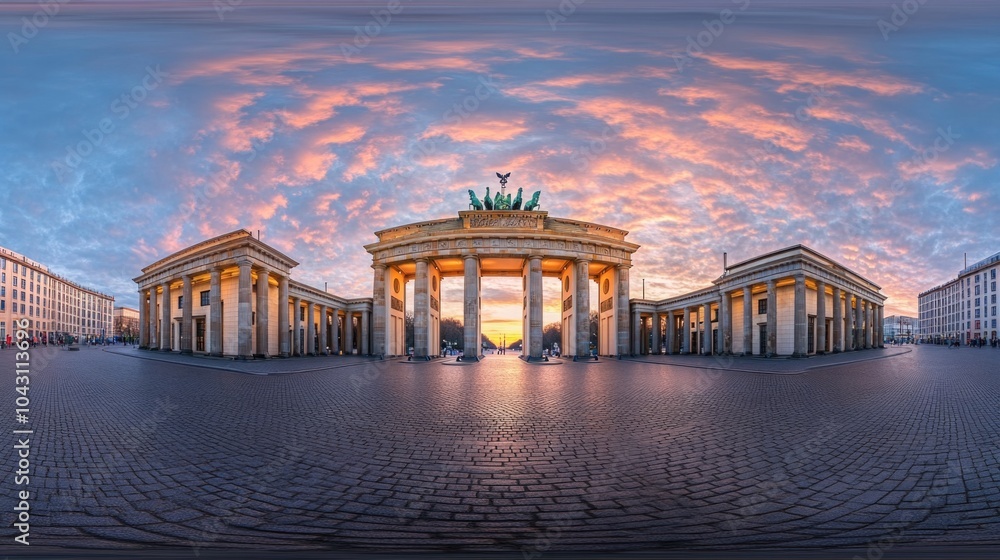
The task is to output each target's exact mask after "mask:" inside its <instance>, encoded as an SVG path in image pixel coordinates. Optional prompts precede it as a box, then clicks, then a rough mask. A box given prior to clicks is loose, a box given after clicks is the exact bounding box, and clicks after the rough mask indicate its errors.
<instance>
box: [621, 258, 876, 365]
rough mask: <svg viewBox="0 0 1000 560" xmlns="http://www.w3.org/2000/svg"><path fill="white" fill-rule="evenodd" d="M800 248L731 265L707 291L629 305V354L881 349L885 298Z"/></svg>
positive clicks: (772, 353) (792, 353) (846, 271)
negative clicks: (630, 343)
mask: <svg viewBox="0 0 1000 560" xmlns="http://www.w3.org/2000/svg"><path fill="white" fill-rule="evenodd" d="M879 292H880V287H879V286H878V285H876V284H874V283H873V282H871V281H870V280H866V279H865V278H863V277H861V276H860V275H859V274H857V273H855V272H853V271H851V270H850V269H848V268H846V267H844V266H843V265H840V264H838V263H837V262H835V261H833V260H832V259H830V258H828V257H825V256H823V255H821V254H820V253H818V252H816V251H813V250H812V249H810V248H808V247H805V246H803V245H795V246H793V247H788V248H786V249H781V250H779V251H774V252H772V253H767V254H765V255H762V256H759V257H755V258H753V259H749V260H746V261H744V262H741V263H737V264H735V265H732V266H729V267H728V268H727V269H726V270H725V272H724V274H723V275H722V277H720V278H718V279H717V280H715V281H714V282H713V286H712V287H710V288H705V289H703V290H699V291H696V292H692V293H689V294H685V295H683V296H679V297H674V298H668V299H665V300H661V301H648V300H641V299H633V300H631V302H630V304H631V312H632V329H631V331H632V333H633V336H632V349H631V352H632V353H633V354H648V353H653V354H658V353H661V352H666V353H667V354H688V353H702V354H710V353H712V354H742V355H755V356H756V355H762V356H775V355H789V356H796V357H801V356H807V355H810V354H822V353H826V352H842V351H847V350H860V349H864V348H881V347H884V345H883V336H882V323H883V321H882V318H883V315H884V310H883V306H884V302H885V299H886V298H885V297H884V296H883V295H881V294H880V293H879Z"/></svg>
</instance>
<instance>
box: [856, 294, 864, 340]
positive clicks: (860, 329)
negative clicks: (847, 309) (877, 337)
mask: <svg viewBox="0 0 1000 560" xmlns="http://www.w3.org/2000/svg"><path fill="white" fill-rule="evenodd" d="M854 299H855V302H854V349H855V350H861V349H863V348H864V347H865V300H863V299H861V296H855V298H854Z"/></svg>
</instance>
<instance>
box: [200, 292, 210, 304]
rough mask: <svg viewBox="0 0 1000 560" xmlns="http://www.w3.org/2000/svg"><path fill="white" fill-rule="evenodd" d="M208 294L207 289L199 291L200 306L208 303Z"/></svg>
mask: <svg viewBox="0 0 1000 560" xmlns="http://www.w3.org/2000/svg"><path fill="white" fill-rule="evenodd" d="M209 294H210V291H209V290H205V291H204V292H202V293H201V305H202V307H204V306H206V305H208V304H209Z"/></svg>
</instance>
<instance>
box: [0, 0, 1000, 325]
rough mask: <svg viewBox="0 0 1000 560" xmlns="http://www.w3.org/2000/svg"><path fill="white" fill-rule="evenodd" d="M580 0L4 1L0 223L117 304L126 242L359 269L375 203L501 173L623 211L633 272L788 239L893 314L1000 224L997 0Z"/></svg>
mask: <svg viewBox="0 0 1000 560" xmlns="http://www.w3.org/2000/svg"><path fill="white" fill-rule="evenodd" d="M577 2H579V3H578V4H575V3H574V2H572V1H570V0H565V1H564V2H563V3H562V8H560V2H559V1H558V0H548V1H538V2H524V1H506V2H502V3H498V4H497V5H498V6H501V7H499V8H495V9H494V8H489V9H486V8H483V7H482V6H484V5H486V4H487V3H485V2H475V3H473V2H467V3H461V2H453V1H449V2H425V1H422V0H413V1H407V0H403V1H402V2H401V3H400V4H399V8H398V9H396V8H393V9H395V10H396V12H397V13H394V14H391V13H389V9H390V6H391V4H390V3H389V2H387V1H381V2H350V3H345V2H325V3H318V2H294V3H283V2H254V1H250V0H247V1H243V2H240V1H238V0H221V1H216V2H212V1H209V0H203V1H199V2H139V1H137V2H121V1H119V2H113V1H112V2H108V1H106V2H87V1H81V0H75V1H73V2H69V3H66V4H62V5H59V11H58V13H55V14H54V15H51V16H49V15H44V17H42V16H40V15H38V14H44V12H43V11H42V7H41V4H39V3H35V2H29V3H16V2H15V3H10V2H5V3H3V4H0V30H2V31H3V35H4V41H3V44H2V45H0V67H2V69H3V71H2V72H0V107H2V110H0V130H2V131H3V134H2V136H0V245H3V246H5V247H7V248H10V249H12V250H14V251H17V252H20V253H23V254H25V255H27V256H28V257H30V258H32V259H34V260H36V261H39V262H41V263H43V264H46V265H48V266H49V267H50V269H51V270H52V271H53V272H55V273H57V274H60V275H63V276H66V277H69V278H70V279H73V280H75V281H78V282H80V283H82V284H85V285H87V286H90V287H93V288H96V289H98V290H100V291H103V292H105V293H109V294H112V295H114V296H115V297H116V300H117V301H116V303H117V304H119V305H128V306H134V305H136V302H137V293H136V289H137V288H136V286H135V284H134V283H133V282H132V281H131V279H132V278H133V277H135V276H137V275H138V274H139V270H140V268H141V267H143V266H146V265H148V264H150V263H152V262H154V261H156V260H158V259H160V258H162V257H164V256H166V255H167V254H169V253H170V252H173V251H176V250H178V249H181V248H183V247H185V246H188V245H191V244H193V243H195V242H197V241H200V240H202V239H205V238H207V237H210V236H214V235H218V234H221V233H225V232H228V231H232V230H235V229H239V228H246V229H249V230H251V231H256V230H260V231H261V232H262V238H263V240H264V242H266V243H269V244H271V245H273V246H275V247H277V248H278V249H280V250H282V251H284V252H286V253H287V254H289V255H290V256H292V257H293V258H295V259H297V260H298V261H300V262H301V264H300V266H299V267H298V268H296V269H295V271H294V273H293V275H294V277H295V278H296V279H298V280H300V281H304V282H307V283H310V284H313V285H315V286H319V287H322V286H323V283H324V282H328V284H329V286H330V287H331V290H332V291H334V292H335V293H337V294H339V295H343V296H347V297H361V296H370V295H371V268H370V265H371V259H370V256H369V255H368V254H367V253H366V252H365V251H364V249H363V247H362V245H364V244H365V243H370V242H373V241H374V240H375V236H374V235H373V232H374V231H376V230H379V229H382V228H387V227H391V226H394V225H401V224H405V223H409V222H415V221H423V220H431V219H438V218H444V217H449V216H455V215H456V213H457V212H458V211H459V210H464V209H466V208H467V205H468V196H467V195H466V191H467V190H468V189H470V188H471V189H475V190H476V191H477V193H479V194H480V196H481V195H482V193H483V191H485V189H486V187H487V186H490V187H492V188H494V189H495V186H496V177H495V175H494V173H495V172H496V171H503V172H506V171H510V172H511V178H510V184H509V185H508V189H509V188H511V187H513V188H514V189H516V188H517V187H523V188H524V189H525V191H528V192H532V191H534V190H541V191H542V197H541V202H542V209H544V210H546V211H548V212H549V213H550V215H555V216H562V217H569V218H574V219H581V220H588V221H594V222H598V223H602V224H607V225H610V226H614V227H619V228H623V229H626V230H629V231H630V234H629V236H628V240H630V241H632V242H635V243H638V244H640V245H642V248H641V249H640V250H639V251H638V252H637V253H636V254H635V256H634V260H633V265H634V267H633V269H632V273H631V278H632V294H631V295H632V297H640V296H641V295H642V280H643V279H645V290H646V292H645V293H646V297H648V298H663V297H668V296H673V295H679V294H681V293H684V292H686V291H690V290H693V289H698V288H702V287H706V286H708V285H709V284H710V282H711V281H712V280H713V279H715V278H717V277H718V276H719V275H720V274H721V271H722V270H721V269H722V252H723V251H728V253H729V258H730V262H735V261H739V260H743V259H746V258H750V257H753V256H755V255H758V254H761V253H764V252H767V251H771V250H774V249H778V248H781V247H784V246H788V245H793V244H797V243H802V244H806V245H809V246H811V247H813V248H814V249H816V250H818V251H820V252H821V253H824V254H826V255H828V256H829V257H831V258H833V259H835V260H837V261H840V262H841V263H842V264H845V265H847V266H848V267H850V268H853V269H854V270H855V271H857V272H859V273H860V274H862V275H864V276H866V277H868V278H870V279H872V280H873V281H874V282H876V283H877V284H879V285H881V286H882V289H883V293H884V294H885V295H886V296H888V297H889V300H888V301H887V302H886V305H887V310H886V314H887V315H889V314H892V313H896V312H903V313H906V314H914V313H915V312H916V307H917V306H916V296H917V294H918V293H919V292H921V291H923V290H925V289H927V288H930V287H932V286H934V285H937V284H940V283H942V282H944V281H946V280H948V279H950V278H953V277H954V276H955V275H956V273H957V272H958V270H959V269H961V268H962V259H963V254H964V253H968V258H969V262H970V263H971V262H972V261H975V260H978V259H981V258H984V257H987V256H989V255H991V254H993V253H995V252H997V251H1000V227H998V219H997V216H998V209H1000V181H998V179H1000V173H998V158H1000V141H998V140H1000V139H998V136H1000V126H998V124H997V123H998V117H1000V34H998V33H997V31H996V30H997V28H998V17H997V16H998V15H1000V8H997V7H994V6H991V4H993V3H990V2H933V1H929V2H926V3H923V4H920V3H918V2H916V1H915V0H911V1H910V2H905V3H904V2H898V3H896V8H895V9H894V7H893V6H894V4H893V2H889V1H886V2H881V1H874V2H861V1H846V0H844V1H839V2H787V1H776V0H770V1H757V0H736V1H732V0H724V1H705V2H683V3H682V2H652V1H645V2H640V1H621V0H619V1H614V2H611V1H599V0H587V1H584V2H580V0H577ZM52 4H57V3H56V2H53V3H52ZM904 4H905V6H906V7H907V8H908V9H909V11H911V12H912V13H910V14H907V13H905V12H904V11H903V10H902V6H904ZM291 5H294V6H295V7H294V9H293V8H291V7H289V6H291ZM574 6H575V7H574ZM571 7H573V9H570V8H571ZM913 7H916V11H913V9H912V8H913ZM51 9H53V8H51V6H50V10H51ZM373 10H374V11H375V15H373V14H372V11H373ZM560 10H561V12H562V13H560ZM723 10H729V12H723ZM387 16H391V17H387ZM25 18H26V19H25ZM32 19H34V23H31V21H32ZM880 21H881V22H882V23H880ZM39 22H41V23H39ZM366 29H367V31H366ZM699 34H700V35H699ZM699 41H700V43H699ZM123 96H124V98H123ZM456 108H457V109H458V110H456ZM102 127H103V128H104V130H103V131H102V130H101V128H102ZM508 284H510V283H509V282H507V281H492V280H487V281H485V282H484V307H486V308H487V309H485V310H484V313H486V315H487V316H486V319H487V321H491V323H487V324H486V325H485V327H484V330H486V332H487V334H490V333H491V331H492V330H493V329H494V328H496V326H497V325H498V324H500V322H501V321H502V320H503V319H504V318H506V319H511V318H513V317H517V316H518V313H519V308H520V303H519V302H520V301H521V294H520V291H519V287H520V281H516V282H515V283H513V284H510V285H508ZM446 286H447V287H448V288H449V290H448V293H446V297H445V299H446V307H445V313H446V314H449V313H448V312H449V309H452V310H455V311H454V313H455V314H458V313H459V312H460V311H459V310H460V304H459V300H460V298H461V295H460V290H461V283H460V282H459V281H455V282H454V283H452V284H447V285H446ZM552 291H554V290H550V292H552ZM449 302H450V303H449ZM555 304H556V303H555V302H553V305H555ZM550 320H555V311H554V310H553V311H552V312H551V314H547V315H546V322H548V321H550ZM505 328H506V327H505ZM508 336H509V335H508Z"/></svg>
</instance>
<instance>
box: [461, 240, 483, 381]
mask: <svg viewBox="0 0 1000 560" xmlns="http://www.w3.org/2000/svg"><path fill="white" fill-rule="evenodd" d="M464 282H465V299H464V306H465V307H464V314H463V315H462V317H463V319H464V321H465V322H464V323H463V324H462V346H463V348H464V349H463V351H462V354H463V359H467V360H470V361H471V360H478V359H479V353H480V352H482V344H481V343H480V338H479V336H480V329H479V257H477V256H475V255H466V256H465V277H464Z"/></svg>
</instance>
